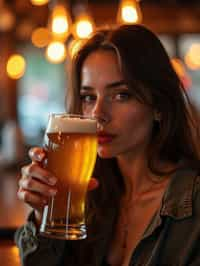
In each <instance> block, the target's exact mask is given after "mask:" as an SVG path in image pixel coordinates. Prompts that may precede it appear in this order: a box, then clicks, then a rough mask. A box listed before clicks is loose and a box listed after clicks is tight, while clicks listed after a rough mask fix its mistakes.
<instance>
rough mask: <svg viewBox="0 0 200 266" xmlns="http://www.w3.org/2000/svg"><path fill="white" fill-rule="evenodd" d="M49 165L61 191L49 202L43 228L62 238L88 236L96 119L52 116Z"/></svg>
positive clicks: (95, 151)
mask: <svg viewBox="0 0 200 266" xmlns="http://www.w3.org/2000/svg"><path fill="white" fill-rule="evenodd" d="M45 149H46V153H47V165H46V167H47V169H48V170H49V171H50V172H51V173H53V175H55V176H56V177H57V178H58V182H57V184H56V186H57V188H58V192H57V194H56V196H54V197H52V198H51V200H50V202H49V204H48V206H45V209H44V214H43V221H42V225H41V228H40V232H41V233H42V234H44V235H46V236H49V237H55V238H61V239H83V238H85V237H86V226H85V218H84V215H85V198H86V193H87V187H88V182H89V180H90V178H91V175H92V172H93V169H94V165H95V161H96V154H97V136H96V121H95V120H94V119H88V118H83V117H82V118H79V117H78V118H77V117H75V116H69V115H60V116H58V115H57V116H56V115H55V116H52V117H51V118H50V121H49V125H48V127H47V131H46V135H45Z"/></svg>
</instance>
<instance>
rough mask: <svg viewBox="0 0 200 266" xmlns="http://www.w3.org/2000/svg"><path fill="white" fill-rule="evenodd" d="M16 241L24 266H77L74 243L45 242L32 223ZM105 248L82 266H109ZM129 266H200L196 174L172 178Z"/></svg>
mask: <svg viewBox="0 0 200 266" xmlns="http://www.w3.org/2000/svg"><path fill="white" fill-rule="evenodd" d="M30 220H31V219H30ZM15 241H16V243H17V245H18V247H19V249H20V256H21V260H22V264H23V265H24V266H35V265H37V266H40V265H41V266H44V265H48V266H62V265H68V266H77V264H76V263H75V264H73V263H67V261H68V258H70V250H71V248H72V247H70V245H71V244H70V243H71V242H70V241H62V240H53V239H48V238H42V237H41V236H39V235H38V234H37V231H36V228H35V226H34V223H33V222H32V221H28V223H27V224H26V225H24V226H23V227H21V228H20V229H18V231H17V232H16V235H15ZM72 242H74V241H72ZM82 243H83V244H84V241H83V242H82ZM72 246H73V248H75V247H76V246H75V245H74V244H72ZM105 246H106V240H105V241H104V243H103V242H102V243H100V245H99V249H100V252H99V253H98V254H99V256H98V258H96V262H95V264H85V263H84V264H81V265H82V266H89V265H90V266H94V265H96V266H106V265H107V264H106V262H104V261H106V260H105V258H106V253H107V252H108V250H106V249H105ZM91 253H92V249H91ZM73 254H74V252H73ZM77 256H78V254H77ZM63 257H65V259H64V261H65V262H66V263H65V264H64V263H63ZM69 261H70V260H69ZM129 265H130V266H198V265H200V176H198V175H197V173H196V171H194V170H189V169H184V170H183V169H182V170H179V171H177V172H176V173H175V174H174V175H173V176H172V178H171V181H170V183H169V185H168V188H167V189H166V191H165V194H164V196H163V199H162V204H161V207H160V209H159V210H158V211H157V213H156V214H155V216H154V217H153V219H152V220H151V222H150V224H149V225H148V227H147V228H146V230H145V232H144V234H143V237H142V239H141V240H140V242H139V243H138V245H137V247H136V248H135V250H134V251H133V254H132V257H131V260H130V264H129Z"/></svg>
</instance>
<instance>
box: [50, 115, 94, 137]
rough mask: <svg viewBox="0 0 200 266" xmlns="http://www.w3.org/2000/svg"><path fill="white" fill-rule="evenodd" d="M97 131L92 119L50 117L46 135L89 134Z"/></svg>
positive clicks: (65, 116)
mask: <svg viewBox="0 0 200 266" xmlns="http://www.w3.org/2000/svg"><path fill="white" fill-rule="evenodd" d="M96 131H97V122H96V120H95V119H92V118H83V117H76V116H69V115H65V114H63V115H62V114H60V115H51V116H50V118H49V122H48V126H47V133H55V132H63V133H90V134H95V133H96Z"/></svg>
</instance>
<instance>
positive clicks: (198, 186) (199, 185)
mask: <svg viewBox="0 0 200 266" xmlns="http://www.w3.org/2000/svg"><path fill="white" fill-rule="evenodd" d="M193 194H194V195H196V194H200V174H198V175H197V176H196V177H195V180H194V186H193Z"/></svg>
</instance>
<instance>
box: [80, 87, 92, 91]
mask: <svg viewBox="0 0 200 266" xmlns="http://www.w3.org/2000/svg"><path fill="white" fill-rule="evenodd" d="M92 90H94V88H92V87H90V86H81V89H80V91H92Z"/></svg>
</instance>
